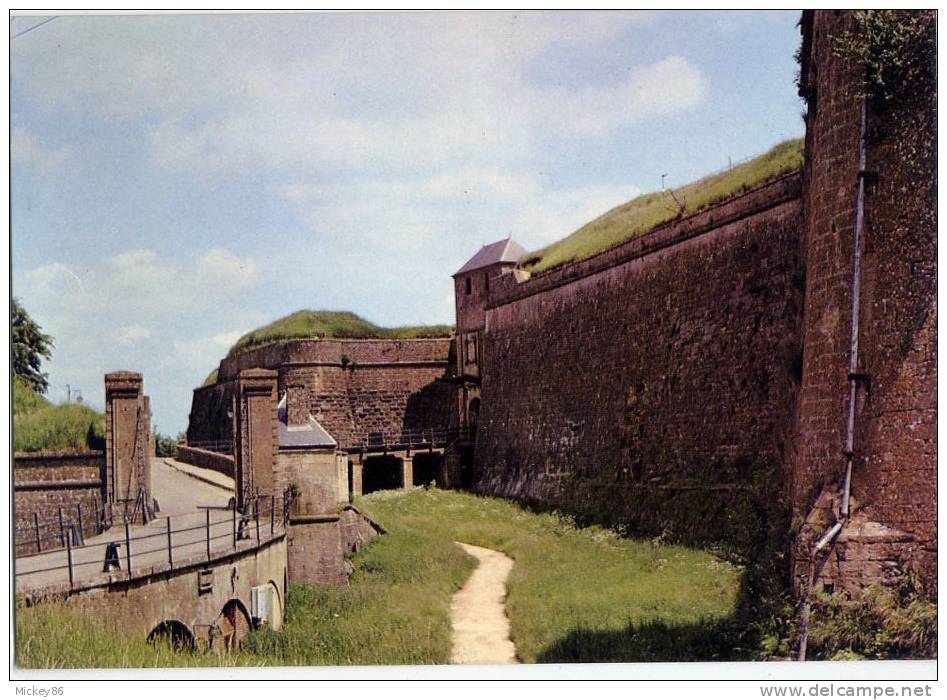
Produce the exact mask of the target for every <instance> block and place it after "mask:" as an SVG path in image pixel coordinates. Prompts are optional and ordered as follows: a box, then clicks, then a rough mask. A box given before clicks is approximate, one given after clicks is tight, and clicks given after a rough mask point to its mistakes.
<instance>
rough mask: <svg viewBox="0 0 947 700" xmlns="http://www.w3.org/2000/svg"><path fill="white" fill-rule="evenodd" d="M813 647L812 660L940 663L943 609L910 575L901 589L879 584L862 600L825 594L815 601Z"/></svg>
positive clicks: (864, 593) (815, 596) (900, 583)
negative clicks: (939, 611)
mask: <svg viewBox="0 0 947 700" xmlns="http://www.w3.org/2000/svg"><path fill="white" fill-rule="evenodd" d="M796 643H797V641H796V640H792V644H793V645H795V644H796ZM808 648H809V656H810V658H812V659H824V660H848V659H934V658H937V606H936V604H935V603H934V602H932V601H930V600H928V599H927V598H926V597H925V596H923V595H922V594H921V592H920V591H919V590H918V587H917V582H916V579H915V577H914V576H913V575H912V574H911V573H910V572H906V573H904V574H903V575H902V576H901V577H900V580H899V581H898V582H897V585H894V586H890V587H885V586H883V585H882V584H880V583H874V584H872V585H871V586H869V587H868V588H866V589H865V590H864V591H862V593H861V595H859V596H857V597H852V596H851V595H849V594H848V593H846V592H844V591H841V592H838V593H826V592H824V591H819V592H816V593H814V594H813V596H812V614H811V617H810V622H809V645H808Z"/></svg>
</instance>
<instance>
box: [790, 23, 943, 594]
mask: <svg viewBox="0 0 947 700" xmlns="http://www.w3.org/2000/svg"><path fill="white" fill-rule="evenodd" d="M922 16H925V17H926V19H927V21H928V26H929V27H931V35H930V36H928V37H927V39H926V41H928V42H930V43H929V45H928V46H929V47H932V46H933V28H932V23H933V19H934V15H933V13H925V14H924V15H922ZM852 28H853V17H852V15H851V14H850V13H840V12H834V11H833V12H829V11H825V12H814V13H811V12H807V13H806V14H804V16H803V32H804V39H805V43H804V46H807V47H808V48H809V50H808V51H807V52H805V53H806V57H805V61H804V63H803V71H804V81H803V92H804V93H805V95H806V97H807V101H808V106H809V110H808V119H807V131H806V167H805V171H804V176H805V187H804V192H805V200H804V201H805V226H806V231H807V236H808V245H807V256H806V268H807V288H806V318H805V335H804V343H805V361H804V370H803V382H802V391H801V396H800V399H801V400H800V406H799V424H798V425H799V427H798V431H799V435H798V445H799V448H798V459H797V461H796V464H795V469H794V475H795V482H794V488H793V501H794V509H795V511H796V519H797V521H798V520H802V519H805V520H806V521H807V522H806V526H805V527H803V528H802V531H801V535H800V538H799V540H798V542H797V547H796V551H795V559H796V564H797V572H796V578H797V581H798V580H800V579H801V578H802V577H803V576H804V575H805V571H806V567H807V565H808V561H809V554H810V551H811V548H812V544H813V542H814V541H815V540H816V539H817V538H819V536H820V535H821V534H822V532H823V531H824V530H825V528H826V527H828V526H829V525H830V524H831V523H832V522H833V521H835V520H837V519H838V517H839V515H840V498H841V496H840V494H841V493H842V490H843V480H844V473H845V454H846V451H847V449H848V447H847V445H846V429H847V420H848V408H849V390H850V384H849V382H850V378H851V374H850V369H851V368H850V366H849V363H850V358H851V357H852V352H853V347H854V356H855V372H854V378H855V383H856V388H857V389H856V402H855V411H854V415H853V431H852V432H853V435H852V441H851V451H852V454H853V461H852V472H851V473H852V477H851V498H852V503H851V504H852V508H851V519H850V520H848V521H847V522H845V526H844V527H843V529H842V532H841V534H840V535H839V537H838V543H837V545H836V547H835V554H834V555H833V556H831V557H830V560H829V562H828V563H827V565H826V570H825V572H824V574H823V578H824V579H826V580H828V581H834V583H835V584H836V585H837V586H840V587H845V588H848V589H856V588H858V587H859V586H860V585H861V584H862V582H863V581H864V580H873V579H885V578H889V577H892V576H894V575H896V574H897V573H898V572H899V571H900V570H902V569H903V568H905V567H910V568H913V569H915V570H916V571H918V572H919V573H920V574H921V577H922V579H923V581H924V582H925V583H926V584H927V585H928V587H930V588H934V587H935V586H936V549H937V533H936V508H937V501H936V484H937V435H936V432H937V331H936V328H937V298H936V294H937V292H936V289H937V223H936V212H937V207H936V193H937V190H936V177H935V171H934V168H935V162H936V146H935V137H936V116H935V108H936V95H935V84H934V80H933V67H932V66H925V65H924V64H923V63H921V65H920V66H919V67H918V68H917V70H915V71H913V72H911V73H909V74H908V77H907V78H906V79H901V80H900V81H899V82H898V84H897V85H889V86H888V89H889V90H891V89H893V94H891V95H890V96H889V98H888V99H887V100H886V101H884V102H883V103H882V102H881V101H880V100H878V99H875V98H873V97H869V98H868V99H863V98H862V97H861V95H860V94H859V93H860V92H862V88H861V85H860V80H861V76H862V75H863V73H862V69H861V68H859V67H858V66H856V65H855V64H854V63H853V62H852V61H851V60H848V59H845V58H843V57H840V56H839V55H838V53H837V52H836V51H834V50H833V45H834V39H833V37H838V36H839V35H841V33H842V32H845V31H847V30H851V29H852ZM918 49H919V54H918V56H917V57H916V58H917V59H918V60H920V61H922V62H923V61H932V60H933V58H931V57H932V56H933V55H934V53H933V51H932V50H929V53H928V54H924V53H923V49H924V46H923V43H919V44H918ZM863 105H864V144H865V148H864V167H862V166H861V164H860V163H859V155H860V144H861V141H862V138H861V133H862V107H863ZM861 181H863V182H864V193H863V214H862V220H863V221H862V230H861V247H860V273H859V274H858V275H856V274H855V272H854V262H853V259H854V256H853V253H854V249H855V231H856V228H857V219H858V214H857V212H858V191H859V183H860V182H861ZM856 277H857V278H858V280H857V282H858V283H857V286H856V284H855V280H856ZM855 297H857V301H858V316H857V321H858V323H857V327H856V331H855V335H854V340H855V344H854V346H853V335H852V308H853V298H855Z"/></svg>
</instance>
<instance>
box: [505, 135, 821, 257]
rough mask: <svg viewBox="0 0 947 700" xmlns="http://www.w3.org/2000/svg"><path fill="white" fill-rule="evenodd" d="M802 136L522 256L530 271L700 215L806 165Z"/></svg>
mask: <svg viewBox="0 0 947 700" xmlns="http://www.w3.org/2000/svg"><path fill="white" fill-rule="evenodd" d="M802 157H803V142H802V139H796V140H792V141H784V142H782V143H780V144H778V145H776V146H774V147H773V148H771V149H770V150H769V151H767V152H766V153H764V154H762V155H760V156H757V157H756V158H753V159H752V160H750V161H747V162H746V163H741V164H740V165H736V166H734V167H733V168H731V169H729V170H725V171H723V172H719V173H716V174H714V175H709V176H707V177H705V178H702V179H701V180H698V181H697V182H693V183H691V184H689V185H684V186H683V187H678V188H677V189H674V190H665V191H663V192H652V193H651V194H645V195H641V196H640V197H636V198H635V199H633V200H631V201H630V202H627V203H625V204H622V205H620V206H618V207H615V208H614V209H612V210H610V211H608V212H606V213H605V214H603V215H602V216H600V217H598V218H597V219H595V220H593V221H591V222H589V223H587V224H586V225H585V226H583V227H582V228H580V229H579V230H577V231H576V232H575V233H573V234H571V235H569V236H567V237H566V238H563V239H562V240H561V241H557V242H556V243H553V244H551V245H548V246H546V247H545V248H542V249H540V250H538V251H536V252H534V253H529V254H527V255H526V256H524V257H523V258H521V259H520V261H519V262H520V265H521V266H522V267H524V268H526V269H527V270H529V271H530V272H533V273H538V272H542V271H545V270H550V269H552V268H555V267H558V266H560V265H564V264H566V263H570V262H575V261H578V260H584V259H586V258H590V257H592V256H593V255H596V254H597V253H601V252H602V251H604V250H608V249H609V248H613V247H615V246H616V245H619V244H621V243H624V242H625V241H628V240H631V239H632V238H636V237H638V236H642V235H644V234H646V233H648V232H649V231H651V230H652V229H654V228H656V227H658V226H660V225H661V224H665V223H667V222H669V221H673V220H674V219H678V218H681V217H683V216H689V215H691V214H695V213H697V212H699V211H701V210H703V209H706V208H707V207H710V206H712V205H714V204H718V203H719V202H722V201H724V200H726V199H729V198H730V197H734V196H736V195H740V194H743V193H744V192H747V191H748V190H750V189H752V188H754V187H758V186H759V185H762V184H763V183H765V182H768V181H769V180H773V179H775V178H777V177H780V176H782V175H785V174H787V173H791V172H795V171H797V170H799V169H800V168H801V167H802Z"/></svg>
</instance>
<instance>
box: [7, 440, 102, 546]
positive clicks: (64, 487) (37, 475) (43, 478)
mask: <svg viewBox="0 0 947 700" xmlns="http://www.w3.org/2000/svg"><path fill="white" fill-rule="evenodd" d="M13 492H14V504H13V510H14V512H15V513H16V525H15V530H16V536H15V543H16V554H17V555H23V554H35V553H36V552H37V551H40V550H46V549H55V548H58V547H61V546H62V545H63V542H62V531H61V530H60V509H61V510H62V516H63V518H62V523H63V527H64V528H70V527H72V526H73V525H79V522H80V518H81V522H82V533H83V535H84V536H92V535H94V534H96V532H97V527H96V518H97V515H98V512H99V511H100V509H101V508H103V507H104V505H105V503H107V501H108V496H107V494H106V490H105V454H104V453H103V452H17V453H16V454H15V455H14V456H13ZM37 541H38V544H37Z"/></svg>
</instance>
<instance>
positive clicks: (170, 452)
mask: <svg viewBox="0 0 947 700" xmlns="http://www.w3.org/2000/svg"><path fill="white" fill-rule="evenodd" d="M177 446H178V438H173V437H170V436H168V435H162V434H161V433H155V456H156V457H174V452H175V449H176V448H177Z"/></svg>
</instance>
